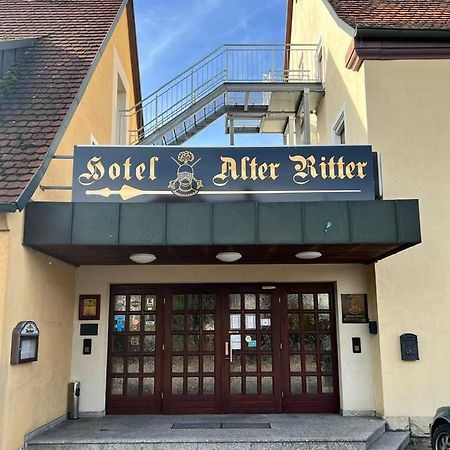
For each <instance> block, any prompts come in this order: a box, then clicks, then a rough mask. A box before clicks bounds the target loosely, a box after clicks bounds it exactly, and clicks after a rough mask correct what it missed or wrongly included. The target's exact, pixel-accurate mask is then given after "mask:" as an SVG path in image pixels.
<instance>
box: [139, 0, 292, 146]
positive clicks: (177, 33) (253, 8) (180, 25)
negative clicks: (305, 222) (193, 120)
mask: <svg viewBox="0 0 450 450" xmlns="http://www.w3.org/2000/svg"><path fill="white" fill-rule="evenodd" d="M286 3H287V2H286V0H187V1H186V0H184V1H183V0H135V1H134V4H135V14H136V29H137V37H138V52H139V65H140V71H141V84H142V96H143V98H144V97H146V96H147V95H149V94H150V93H152V92H153V91H154V90H156V89H158V88H159V87H160V86H161V85H163V84H164V83H166V82H167V81H169V80H170V79H172V78H173V77H175V76H176V75H178V74H180V73H181V72H183V71H184V70H185V69H187V68H188V67H190V66H191V65H193V64H195V63H196V62H197V61H199V60H200V59H202V58H203V57H204V56H206V55H207V54H208V53H210V52H212V51H213V50H214V49H216V48H217V47H219V46H221V45H223V44H237V43H250V44H253V43H280V44H281V43H283V42H284V35H285V23H286ZM224 124H225V122H224V118H221V119H219V120H217V121H216V122H214V123H213V124H212V125H209V126H208V127H207V128H206V129H205V130H203V131H202V132H201V133H199V134H197V135H196V136H195V137H193V138H191V139H190V140H189V141H187V145H190V146H195V145H199V146H208V145H229V136H228V135H226V134H225V132H224V126H225V125H224ZM281 143H282V137H281V135H256V134H251V135H237V136H236V139H235V144H236V145H277V144H281Z"/></svg>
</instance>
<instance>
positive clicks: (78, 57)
mask: <svg viewBox="0 0 450 450" xmlns="http://www.w3.org/2000/svg"><path fill="white" fill-rule="evenodd" d="M121 3H122V0H0V40H2V39H3V40H14V39H23V38H29V37H37V41H36V43H35V45H34V46H33V47H29V48H27V49H26V50H25V51H24V53H23V55H22V56H21V57H20V62H19V63H18V64H17V65H16V66H15V68H14V69H13V72H14V73H13V74H12V76H10V77H6V79H5V80H6V81H5V80H3V82H2V81H1V80H0V204H9V203H14V202H15V201H17V199H18V197H19V196H20V195H21V193H22V192H23V190H24V189H25V188H26V186H27V185H28V183H29V182H30V180H31V179H32V177H33V175H34V174H35V173H36V171H37V170H38V169H39V167H40V166H41V163H42V161H43V159H44V156H45V155H46V153H47V150H48V147H49V145H50V144H51V142H52V141H53V139H54V137H55V134H56V132H57V131H58V129H59V127H60V126H61V124H62V122H63V119H64V117H65V115H66V113H67V112H68V110H69V107H70V105H71V104H72V102H73V100H74V98H75V96H76V94H77V92H78V90H79V88H80V86H81V84H82V82H83V80H84V78H85V77H86V74H87V72H88V70H89V67H90V66H91V64H92V63H93V61H94V58H95V56H96V54H97V52H98V51H99V49H100V46H101V44H102V42H103V40H104V39H105V37H106V34H107V32H108V30H109V29H110V27H111V25H112V23H113V21H114V18H115V17H116V15H117V13H118V11H119V9H120V5H121Z"/></svg>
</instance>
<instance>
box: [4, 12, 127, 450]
mask: <svg viewBox="0 0 450 450" xmlns="http://www.w3.org/2000/svg"><path fill="white" fill-rule="evenodd" d="M129 49H130V47H129V39H128V23H127V16H126V13H125V12H124V13H123V14H122V16H121V19H120V21H119V23H118V25H117V28H116V30H115V32H114V34H113V36H112V38H111V40H110V42H109V43H108V45H107V48H106V50H105V52H104V54H103V56H102V58H101V59H100V61H99V64H98V67H97V69H96V71H95V73H94V75H93V77H92V79H91V81H90V83H89V85H88V87H87V89H86V91H85V93H84V95H83V97H82V98H81V101H80V103H79V105H78V107H77V109H76V111H75V114H74V116H73V118H72V120H71V122H70V124H69V126H68V127H67V130H66V131H65V133H64V135H63V138H62V141H61V143H60V144H59V145H58V152H57V153H58V154H72V152H73V146H74V145H75V144H87V143H89V142H90V139H91V133H92V134H93V135H94V136H95V138H96V139H97V141H98V142H99V143H100V144H110V143H111V142H112V140H113V138H114V137H115V130H114V120H113V119H114V114H113V107H114V98H115V91H116V89H117V88H116V85H115V83H116V80H117V73H122V79H124V81H125V84H128V86H127V88H128V93H129V95H128V97H129V98H128V102H129V106H132V105H134V103H135V102H134V90H133V77H132V73H131V58H130V50H129ZM71 171H72V164H71V162H68V161H56V160H54V161H52V163H51V165H50V167H49V169H48V171H47V174H46V175H45V176H44V179H43V180H42V184H44V185H52V184H58V185H70V184H71ZM33 199H34V200H66V201H70V194H69V195H68V193H67V192H57V191H46V192H42V191H41V190H40V189H39V188H38V190H37V191H36V193H35V195H34V197H33ZM7 219H8V226H9V229H10V231H9V233H8V232H4V231H2V228H1V226H0V333H1V334H0V343H1V340H2V338H3V345H2V346H1V348H0V380H1V382H0V450H15V449H17V448H19V447H21V446H22V445H23V439H24V435H25V434H27V433H29V432H31V431H33V430H35V429H36V428H38V427H40V426H42V425H44V424H47V423H48V422H50V421H52V420H54V419H56V418H58V417H60V416H63V415H65V413H66V411H67V393H68V382H69V381H70V376H71V357H72V336H73V319H74V311H75V310H76V306H75V304H76V298H75V286H74V285H75V269H74V267H72V266H69V265H67V264H64V263H62V262H59V261H56V260H54V259H52V258H49V257H47V256H45V255H43V254H40V253H38V252H35V251H33V250H31V249H29V248H26V247H24V246H22V237H23V219H24V213H14V214H8V216H7ZM8 241H9V248H8ZM6 258H7V260H6ZM6 268H7V270H6ZM6 274H7V279H6V286H5V280H4V279H5V276H6ZM3 292H6V297H5V299H6V301H4V296H3ZM2 314H4V317H2ZM22 320H34V321H35V322H36V323H37V325H38V327H39V328H40V332H41V338H40V346H39V361H37V362H34V363H28V364H23V365H15V366H11V365H10V363H9V358H10V345H11V332H12V330H13V328H14V327H15V325H16V324H17V322H19V321H22Z"/></svg>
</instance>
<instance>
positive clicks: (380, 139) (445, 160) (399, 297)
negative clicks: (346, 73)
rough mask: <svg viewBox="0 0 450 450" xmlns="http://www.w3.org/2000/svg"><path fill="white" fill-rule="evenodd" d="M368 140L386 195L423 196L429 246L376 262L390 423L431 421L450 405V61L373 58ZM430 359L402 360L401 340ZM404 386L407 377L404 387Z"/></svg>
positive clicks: (424, 230) (369, 71) (424, 235)
mask: <svg viewBox="0 0 450 450" xmlns="http://www.w3.org/2000/svg"><path fill="white" fill-rule="evenodd" d="M364 65H365V70H366V79H367V81H366V89H367V106H368V124H369V128H368V131H369V141H370V143H371V144H372V145H373V146H374V148H375V149H376V150H377V151H379V152H380V153H381V155H382V167H383V185H384V191H385V198H387V199H392V198H418V199H419V201H420V216H421V229H422V241H423V242H422V244H421V245H419V246H417V247H414V248H412V249H410V250H408V251H406V252H402V253H400V254H399V255H395V256H393V257H391V258H388V259H387V260H385V261H383V262H380V263H379V264H377V265H376V279H377V298H378V313H379V316H380V326H381V330H380V331H381V332H380V340H381V364H382V367H383V389H384V393H385V395H384V405H385V411H384V413H385V415H386V416H419V417H431V416H432V415H433V414H434V412H435V409H436V408H437V407H438V406H442V405H444V404H450V380H449V379H448V377H446V376H442V374H445V373H447V372H448V371H449V369H450V359H449V357H448V353H449V352H448V342H449V341H450V328H449V327H448V323H447V317H448V316H449V315H450V295H449V294H450V276H449V274H448V270H447V269H448V268H449V267H450V238H449V232H450V210H449V208H448V207H447V204H448V191H449V188H450V179H449V177H448V173H447V171H448V168H449V167H450V147H449V142H450V122H449V104H450V89H449V82H450V76H449V74H450V61H449V60H441V61H426V60H423V61H382V62H380V61H366V62H365V63H364ZM404 332H412V333H415V334H417V335H418V339H419V351H420V356H421V359H420V361H418V362H412V363H408V362H402V361H401V360H400V348H399V335H400V334H401V333H404ZM398 380H402V382H401V388H399V383H398Z"/></svg>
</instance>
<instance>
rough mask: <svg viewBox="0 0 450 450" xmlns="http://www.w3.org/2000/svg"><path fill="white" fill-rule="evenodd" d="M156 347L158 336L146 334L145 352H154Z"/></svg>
mask: <svg viewBox="0 0 450 450" xmlns="http://www.w3.org/2000/svg"><path fill="white" fill-rule="evenodd" d="M155 348H156V336H155V335H154V334H153V335H146V336H145V337H144V352H154V351H155Z"/></svg>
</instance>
